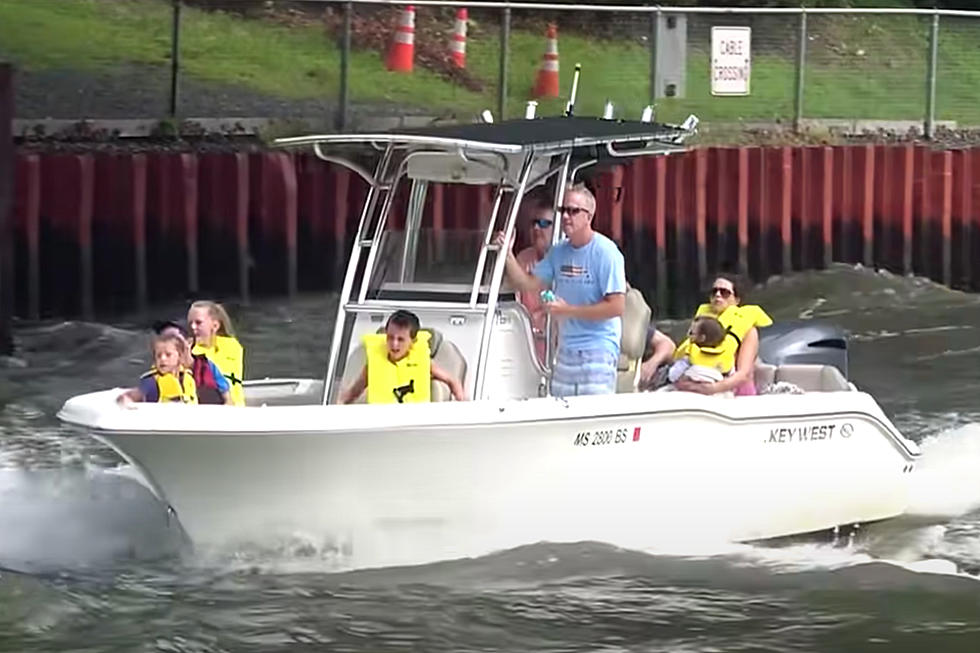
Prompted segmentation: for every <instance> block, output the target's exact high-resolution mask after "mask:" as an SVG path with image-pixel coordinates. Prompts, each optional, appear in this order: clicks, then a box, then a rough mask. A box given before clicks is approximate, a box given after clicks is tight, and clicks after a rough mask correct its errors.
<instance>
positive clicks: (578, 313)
mask: <svg viewBox="0 0 980 653" xmlns="http://www.w3.org/2000/svg"><path fill="white" fill-rule="evenodd" d="M559 213H560V214H561V228H562V232H563V233H564V234H565V236H566V237H567V240H563V241H562V242H560V243H558V244H557V245H555V246H554V247H552V248H551V249H550V250H548V253H547V254H546V255H545V257H544V258H543V259H541V261H539V262H538V264H537V265H536V266H535V267H534V271H533V273H532V274H528V273H526V272H525V271H524V270H523V268H522V267H521V265H520V263H518V261H517V259H516V257H515V256H514V253H513V252H512V251H510V250H509V249H508V251H507V275H508V277H509V278H510V279H511V282H512V283H513V284H514V285H515V286H517V288H518V289H520V290H523V291H525V292H542V291H544V290H546V289H552V290H553V292H554V295H555V296H554V299H553V300H552V301H545V310H546V311H548V312H549V313H550V314H551V316H552V317H553V318H556V319H558V320H559V321H560V326H559V329H558V357H557V360H556V361H555V367H554V372H553V374H552V377H551V394H553V395H555V396H558V397H567V396H571V395H586V394H611V393H614V392H616V364H617V362H618V361H619V341H620V337H621V334H622V330H623V323H622V315H623V312H624V311H625V309H626V272H625V267H624V264H623V254H622V252H620V251H619V248H618V247H617V246H616V243H614V242H613V241H612V240H610V239H609V238H607V237H605V236H603V235H602V234H600V233H598V232H596V231H593V229H592V218H593V217H594V216H595V197H594V196H593V195H592V193H591V192H590V191H589V190H588V189H587V188H586V187H585V186H584V185H581V184H577V185H575V186H569V187H568V188H567V189H566V190H565V201H564V206H562V207H559ZM497 243H498V244H499V245H502V243H503V236H502V235H499V236H498V239H497Z"/></svg>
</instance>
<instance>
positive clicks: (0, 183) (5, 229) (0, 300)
mask: <svg viewBox="0 0 980 653" xmlns="http://www.w3.org/2000/svg"><path fill="white" fill-rule="evenodd" d="M13 119H14V83H13V72H12V69H11V66H10V64H7V63H0V355H7V354H11V353H13V349H14V340H13V333H12V332H11V327H10V323H11V318H12V317H13V313H14V260H13V256H14V247H13V242H12V240H13V238H12V235H13V234H12V232H13V229H12V225H11V222H12V220H13V217H12V213H13V199H12V198H11V196H12V195H13V192H14V188H13V178H14V138H13V133H12V131H13Z"/></svg>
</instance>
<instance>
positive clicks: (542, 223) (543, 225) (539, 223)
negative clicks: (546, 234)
mask: <svg viewBox="0 0 980 653" xmlns="http://www.w3.org/2000/svg"><path fill="white" fill-rule="evenodd" d="M531 224H533V225H534V226H535V227H537V228H538V229H547V228H548V227H550V226H551V225H553V224H555V221H554V220H546V219H545V218H539V219H537V220H533V221H532V222H531Z"/></svg>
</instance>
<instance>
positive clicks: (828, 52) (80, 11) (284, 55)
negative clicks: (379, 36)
mask: <svg viewBox="0 0 980 653" xmlns="http://www.w3.org/2000/svg"><path fill="white" fill-rule="evenodd" d="M794 22H795V19H794V20H793V21H788V22H787V28H791V26H792V25H793V24H794ZM809 24H810V28H811V34H814V35H816V36H817V38H816V39H814V40H812V41H810V42H809V43H808V60H807V67H806V86H805V89H806V91H805V95H804V115H805V116H806V117H828V118H834V117H836V118H882V119H912V120H917V119H921V117H922V116H923V113H924V111H925V86H926V83H925V75H926V67H927V66H926V63H927V45H928V19H919V18H913V17H859V18H855V17H825V16H813V17H812V18H811V20H810V23H809ZM183 26H184V29H183V31H182V35H181V44H182V50H181V56H182V62H181V63H182V67H183V71H184V74H186V75H187V76H188V77H191V78H194V79H197V80H208V81H215V82H223V83H228V84H234V85H239V86H242V87H245V88H248V89H252V90H255V91H260V92H263V93H267V94H270V95H275V96H278V97H282V98H286V99H305V98H330V99H332V98H335V97H336V95H337V89H338V77H339V63H340V54H339V51H338V49H337V46H336V44H335V43H334V42H333V41H332V40H331V39H328V38H327V37H326V36H325V34H324V31H323V29H322V27H321V26H318V25H314V26H302V27H285V26H279V25H274V24H270V23H267V22H262V21H257V20H245V19H242V18H239V17H235V16H231V15H227V14H221V13H209V12H202V11H199V10H196V9H185V12H184V22H183ZM483 32H484V37H483V38H473V37H471V38H470V41H469V43H468V49H469V52H468V62H469V67H470V70H471V72H473V73H474V74H476V75H477V76H478V77H480V78H481V79H483V80H485V81H486V82H487V88H486V89H485V90H484V91H483V92H482V93H474V92H470V91H467V90H465V89H462V88H460V87H458V86H456V85H454V84H451V83H449V82H447V81H445V80H443V79H441V78H439V77H438V76H436V75H435V74H433V73H431V72H427V71H425V70H420V69H419V68H418V67H416V71H415V73H414V74H412V75H404V74H397V73H390V72H388V71H386V70H385V69H384V66H383V63H382V61H381V57H380V55H379V54H378V53H376V52H365V51H355V52H354V53H353V55H352V57H351V76H350V83H351V98H352V100H353V101H354V102H355V103H357V104H362V103H385V104H391V105H395V106H401V107H406V108H408V107H411V108H415V109H422V110H428V111H432V112H435V113H449V112H452V113H455V114H456V115H458V116H460V117H466V116H468V115H475V113H476V112H477V111H479V110H480V109H482V108H485V107H490V108H495V107H496V97H497V90H496V88H495V86H496V78H497V70H498V66H499V42H498V39H497V36H496V33H495V29H494V28H492V27H491V26H488V27H486V28H485V29H484V30H483ZM477 33H478V32H477ZM765 36H766V35H765V33H764V31H761V30H760V31H758V32H756V33H754V38H756V39H757V40H756V43H757V44H760V45H761V44H762V43H763V41H762V39H763V38H765ZM706 45H707V44H706V43H694V42H692V44H691V47H690V48H689V52H688V77H687V94H686V97H685V98H684V99H664V100H661V101H660V102H659V106H658V117H660V118H663V119H668V120H679V119H682V118H683V117H684V116H685V115H686V114H687V113H689V112H694V113H696V114H698V115H699V116H700V117H701V118H702V119H703V120H708V121H737V120H750V121H751V120H773V119H783V120H787V119H789V118H790V117H791V116H792V113H793V97H794V76H795V73H794V59H793V54H792V52H785V51H783V52H777V51H776V50H775V48H768V49H766V48H762V47H757V48H756V49H755V52H754V53H753V70H752V88H751V91H752V94H751V95H750V96H747V97H724V98H722V97H712V96H711V95H710V93H709V83H708V75H709V70H708V55H707V53H706V52H705V49H706V47H705V46H706ZM543 47H544V42H543V38H542V35H541V34H538V33H529V32H527V31H522V30H519V29H518V30H514V32H513V34H512V38H511V57H510V75H509V79H508V87H509V96H508V112H509V114H510V115H511V116H514V115H520V114H522V113H523V105H524V102H525V100H526V99H527V95H528V90H529V88H530V86H531V84H532V83H533V80H534V76H535V74H536V70H537V67H538V65H539V63H540V60H541V54H542V51H543ZM559 49H560V52H561V84H562V89H567V88H568V87H569V86H570V80H571V73H572V70H573V65H574V63H575V62H581V63H582V64H583V68H584V70H583V78H582V83H581V87H580V102H579V110H580V113H584V114H596V113H598V112H600V111H601V108H602V105H603V104H604V102H605V101H606V100H607V99H608V100H612V101H613V102H614V103H615V104H616V105H617V113H618V114H619V115H623V116H633V117H635V116H638V115H639V113H640V111H641V110H642V107H643V106H645V105H646V104H647V103H648V101H649V99H648V87H649V73H648V70H649V53H648V50H647V49H646V47H644V46H643V45H642V44H640V43H637V42H629V41H626V40H623V41H616V42H611V41H603V40H594V39H587V38H585V37H583V36H581V35H576V34H572V33H562V34H561V35H560V43H559ZM0 53H2V54H5V55H7V56H8V57H10V58H12V59H13V60H14V61H15V62H17V63H18V64H19V65H21V66H22V67H23V68H25V69H26V70H28V71H29V70H32V69H51V68H75V69H82V70H92V71H98V70H112V68H113V67H115V66H118V65H119V64H120V63H125V62H130V63H136V64H144V65H151V66H159V67H160V69H161V74H163V71H164V70H165V67H166V66H167V65H169V53H170V9H169V3H166V2H163V1H162V0H0ZM939 61H940V69H939V75H938V79H937V117H938V118H940V119H954V120H959V121H961V122H965V123H971V124H980V102H978V101H977V100H976V96H977V90H976V89H978V88H980V20H974V21H970V20H966V19H955V20H949V21H946V22H944V23H943V25H942V27H941V38H940V43H939ZM120 92H125V89H120ZM563 105H564V100H554V101H548V102H545V103H543V104H542V106H541V107H540V109H539V113H540V114H553V113H556V112H558V111H560V110H561V108H562V107H563ZM215 113H216V114H220V106H216V107H215Z"/></svg>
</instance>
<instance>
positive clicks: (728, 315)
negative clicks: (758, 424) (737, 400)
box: [676, 274, 772, 395]
mask: <svg viewBox="0 0 980 653" xmlns="http://www.w3.org/2000/svg"><path fill="white" fill-rule="evenodd" d="M708 299H709V303H707V304H701V306H699V307H698V310H697V313H695V317H697V316H699V315H713V316H714V317H716V318H718V321H719V322H721V323H722V325H724V326H725V327H726V329H727V330H728V337H729V338H734V339H735V341H736V342H737V344H738V352H737V353H736V354H735V371H734V372H733V373H732V374H730V375H729V376H727V377H725V378H724V379H722V380H721V381H716V382H714V383H695V382H692V381H686V380H683V379H682V380H680V381H678V382H677V384H676V387H677V389H678V390H685V391H687V392H700V393H701V394H707V395H713V394H717V393H719V392H727V391H729V390H734V391H735V394H736V395H754V394H756V388H755V381H754V380H753V375H754V373H755V364H756V359H757V358H758V356H759V331H758V327H766V326H769V325H770V324H772V318H770V317H769V316H768V315H766V312H765V311H763V310H762V309H761V308H760V307H758V306H753V305H743V304H742V303H741V301H742V300H741V296H740V294H739V291H738V284H737V282H736V280H735V277H733V276H729V275H726V274H722V275H719V276H718V277H717V278H716V279H715V282H714V283H713V284H712V285H711V292H710V294H709V297H708Z"/></svg>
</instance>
